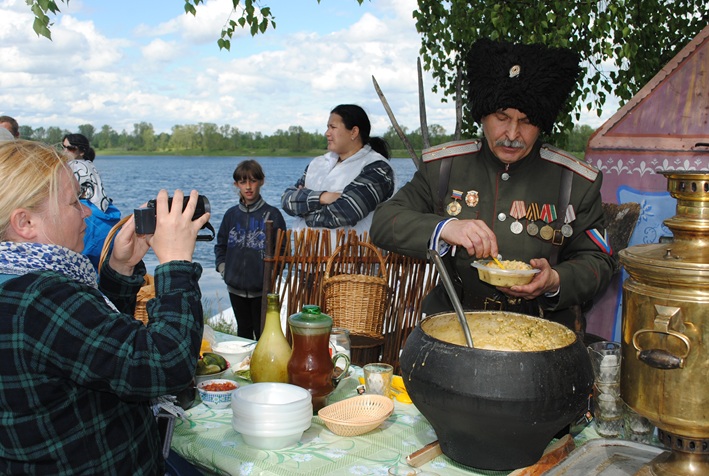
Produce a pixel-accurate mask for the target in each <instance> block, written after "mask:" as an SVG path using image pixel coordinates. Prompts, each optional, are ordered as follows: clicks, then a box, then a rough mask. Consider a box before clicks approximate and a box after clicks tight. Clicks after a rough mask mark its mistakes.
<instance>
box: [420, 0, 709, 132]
mask: <svg viewBox="0 0 709 476" xmlns="http://www.w3.org/2000/svg"><path fill="white" fill-rule="evenodd" d="M413 17H414V19H415V21H416V29H417V31H418V32H419V33H420V34H421V56H422V59H423V64H424V68H425V69H426V70H429V71H431V72H432V75H433V77H434V78H435V80H436V82H437V84H436V85H434V86H433V89H434V91H435V90H441V91H443V93H444V94H445V95H446V96H448V97H450V98H451V100H452V99H453V98H454V97H455V96H454V94H455V87H454V85H455V75H456V68H457V66H458V64H459V63H460V62H461V61H462V58H461V55H462V54H463V53H464V52H465V50H466V49H467V47H468V46H469V45H471V44H472V43H473V42H474V41H475V40H476V39H478V38H482V37H487V38H491V39H504V40H507V41H513V42H524V43H544V44H547V45H550V46H557V47H565V48H567V47H568V48H573V49H575V50H576V51H578V52H579V53H580V54H581V57H582V60H583V66H584V67H585V68H586V70H587V74H586V77H585V78H584V81H579V85H578V87H577V89H576V91H574V92H573V93H572V97H571V100H572V103H571V104H570V105H569V108H568V112H569V113H568V114H567V115H566V117H562V118H560V120H559V123H558V124H557V128H560V129H562V130H564V129H565V128H568V127H570V126H571V117H572V115H573V116H575V117H577V118H578V117H579V116H580V112H581V111H582V110H584V109H586V108H588V109H589V110H594V109H595V110H596V112H597V114H598V115H599V116H600V115H601V114H602V111H603V107H604V105H605V103H606V99H607V97H608V94H610V93H611V92H612V93H614V94H615V95H616V96H617V97H618V98H620V99H621V103H622V102H624V101H627V100H629V99H630V98H632V97H633V95H634V94H635V93H636V92H637V91H638V90H639V89H640V88H641V87H642V86H643V85H644V84H646V83H647V82H648V81H649V80H650V79H651V78H652V77H653V76H654V75H655V74H657V72H658V71H660V69H661V68H662V67H663V66H664V65H665V64H667V62H668V61H669V60H670V59H672V57H673V56H674V55H675V54H676V53H677V51H679V49H680V48H682V47H683V46H684V45H685V44H687V43H688V42H689V41H690V40H691V39H692V38H694V37H695V36H696V35H697V34H698V33H699V32H700V31H701V30H702V28H704V27H706V24H707V19H708V18H709V3H708V2H706V0H643V1H641V2H640V1H633V2H630V1H624V0H614V1H600V2H598V1H590V2H589V1H587V0H539V1H536V0H514V1H512V0H450V1H447V2H441V1H440V0H418V10H417V11H415V12H414V13H413ZM589 86H590V87H589ZM464 102H465V101H464ZM465 122H466V124H467V126H466V133H471V132H474V130H475V125H474V124H473V122H472V121H470V120H469V119H467V120H466V121H465Z"/></svg>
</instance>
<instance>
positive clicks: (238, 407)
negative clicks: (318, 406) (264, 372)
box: [231, 399, 313, 418]
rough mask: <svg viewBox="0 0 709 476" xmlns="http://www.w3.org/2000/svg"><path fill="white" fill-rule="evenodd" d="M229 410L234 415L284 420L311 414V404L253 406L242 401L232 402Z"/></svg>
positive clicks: (306, 402) (304, 402) (307, 402)
mask: <svg viewBox="0 0 709 476" xmlns="http://www.w3.org/2000/svg"><path fill="white" fill-rule="evenodd" d="M231 409H232V410H233V411H234V413H236V414H240V415H244V416H247V417H250V416H260V417H262V418H263V417H269V418H284V417H290V416H292V415H294V414H300V413H310V415H312V414H313V404H312V403H311V402H310V401H303V402H296V403H291V404H281V405H270V406H267V405H253V404H250V403H249V402H245V401H243V400H239V399H237V400H234V401H233V403H232V405H231Z"/></svg>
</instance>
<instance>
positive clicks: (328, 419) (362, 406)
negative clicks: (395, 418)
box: [318, 395, 394, 436]
mask: <svg viewBox="0 0 709 476" xmlns="http://www.w3.org/2000/svg"><path fill="white" fill-rule="evenodd" d="M393 411H394V402H392V401H391V399H390V398H389V397H385V396H383V395H361V396H356V397H352V398H348V399H347V400H342V401H340V402H337V403H333V404H332V405H328V406H326V407H325V408H322V409H320V410H319V411H318V416H319V417H320V419H321V420H322V421H323V423H325V426H327V427H328V429H329V430H330V431H331V432H333V433H334V434H336V435H339V436H357V435H363V434H365V433H367V432H370V431H372V430H374V429H375V428H377V427H378V426H379V425H381V424H382V423H383V422H384V420H386V419H387V418H389V416H391V414H392V412H393Z"/></svg>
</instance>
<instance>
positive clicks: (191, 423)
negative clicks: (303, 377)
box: [172, 368, 598, 476]
mask: <svg viewBox="0 0 709 476" xmlns="http://www.w3.org/2000/svg"><path fill="white" fill-rule="evenodd" d="M359 372H361V369H358V368H355V372H354V373H353V374H352V375H351V376H350V377H348V378H346V379H343V380H342V381H341V382H340V385H339V386H338V388H337V389H336V391H335V392H334V393H333V394H332V395H331V399H330V403H333V402H335V401H338V400H342V399H344V398H348V397H351V396H355V395H356V394H357V393H356V387H357V386H358V385H359V378H358V374H359ZM233 378H234V380H235V381H237V383H239V384H240V385H242V384H246V385H248V383H249V382H248V381H244V380H242V379H239V378H236V377H233ZM187 416H188V421H181V420H178V421H177V423H176V425H175V431H174V434H173V436H172V449H173V450H174V451H176V452H177V453H179V454H180V455H181V456H183V457H184V458H185V459H187V460H188V461H190V462H191V463H192V464H194V465H195V466H197V467H199V468H200V470H202V471H204V472H205V474H218V475H239V476H247V475H248V476H257V475H258V476H276V475H282V476H291V475H298V474H307V475H312V476H337V475H343V476H344V475H348V476H351V475H381V476H385V475H386V474H387V471H388V469H389V468H390V467H391V466H395V465H397V464H399V465H405V464H406V457H407V456H408V455H409V454H411V453H413V452H414V451H416V450H417V449H419V448H421V447H422V446H424V445H426V444H428V443H430V442H432V441H434V440H436V434H435V432H434V431H433V428H432V427H431V425H430V424H429V423H428V421H427V420H426V419H425V418H424V417H423V415H421V413H419V411H418V410H417V409H416V407H415V406H414V405H412V404H404V403H401V402H398V401H396V400H395V401H394V413H393V414H392V415H391V416H390V417H389V418H388V419H387V420H386V421H385V422H384V423H383V424H382V425H381V426H380V427H379V428H377V429H376V430H373V431H371V432H369V433H367V434H365V435H361V436H356V437H349V438H347V437H340V436H337V435H335V434H334V433H332V432H330V430H328V429H327V427H326V426H325V425H324V423H323V422H322V420H320V418H318V417H317V416H314V417H313V420H312V426H311V427H310V428H309V429H308V430H306V432H305V433H304V434H303V437H302V438H301V440H300V442H299V443H298V445H297V446H294V447H290V448H285V449H282V450H277V451H266V450H259V449H256V448H252V447H250V446H248V445H246V444H245V443H244V440H243V439H242V438H241V435H240V434H239V433H237V432H236V431H235V430H234V429H233V428H232V426H231V417H232V412H231V409H223V410H212V409H209V408H207V407H206V406H205V405H203V404H201V403H200V404H198V405H196V406H194V407H193V408H191V409H190V410H188V411H187ZM590 438H598V435H597V434H596V432H595V431H594V430H593V428H592V426H588V427H587V428H586V429H585V430H584V431H583V432H582V433H580V434H579V435H578V436H577V437H576V439H575V440H576V445H577V446H580V445H581V444H582V443H583V442H585V441H587V440H588V439H590ZM421 469H423V470H427V471H432V472H436V473H438V474H439V475H440V476H447V475H451V476H455V475H468V476H469V475H479V476H498V475H499V476H502V475H507V474H509V471H483V470H473V469H471V468H469V467H467V466H463V465H460V464H458V463H456V462H455V461H453V460H451V459H450V458H448V457H447V456H445V455H440V456H438V457H437V458H435V459H433V460H432V461H430V462H428V463H426V464H425V465H424V466H422V468H421Z"/></svg>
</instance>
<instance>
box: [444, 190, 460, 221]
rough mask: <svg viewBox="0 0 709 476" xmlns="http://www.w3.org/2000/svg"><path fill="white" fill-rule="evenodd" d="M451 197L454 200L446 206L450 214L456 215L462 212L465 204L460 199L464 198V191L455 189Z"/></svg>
mask: <svg viewBox="0 0 709 476" xmlns="http://www.w3.org/2000/svg"><path fill="white" fill-rule="evenodd" d="M451 198H452V199H453V201H452V202H450V203H449V204H448V206H446V211H447V212H448V214H449V215H450V216H452V217H455V216H458V214H460V212H461V210H463V206H462V205H461V204H460V202H459V201H458V200H460V199H461V198H463V192H461V191H460V190H453V193H452V194H451Z"/></svg>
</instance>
